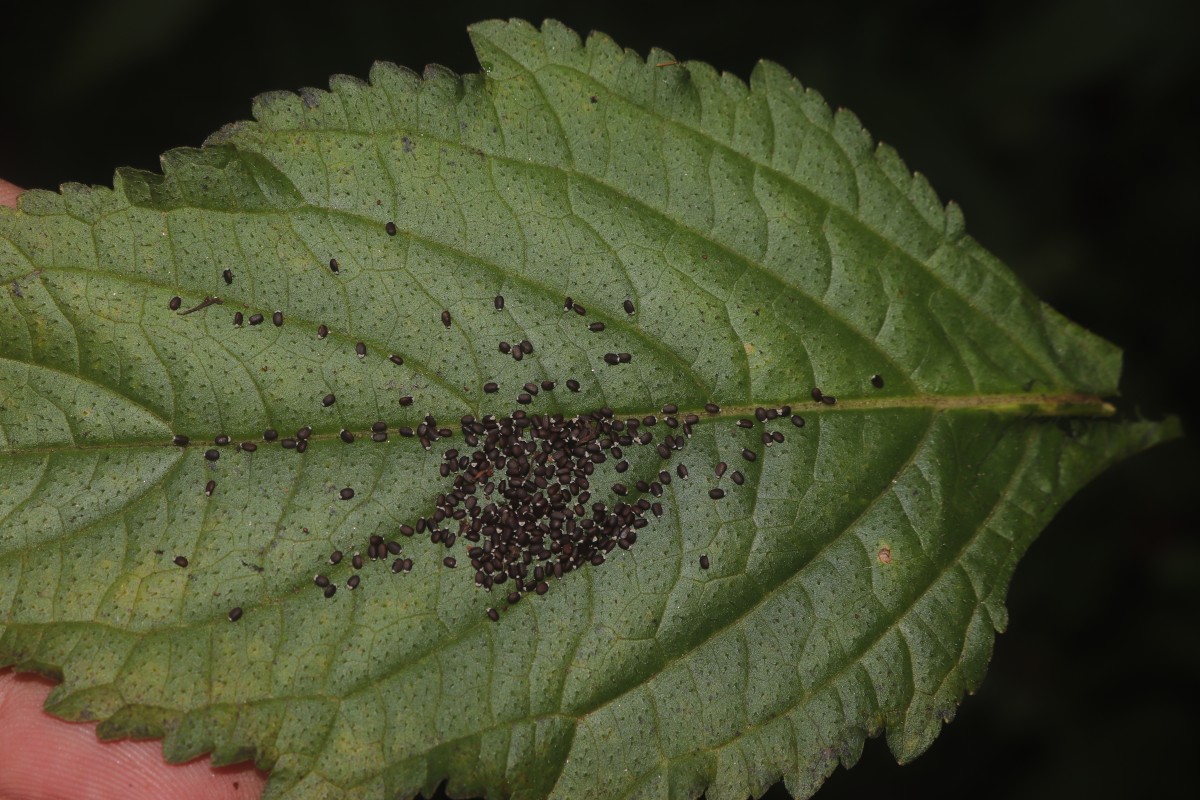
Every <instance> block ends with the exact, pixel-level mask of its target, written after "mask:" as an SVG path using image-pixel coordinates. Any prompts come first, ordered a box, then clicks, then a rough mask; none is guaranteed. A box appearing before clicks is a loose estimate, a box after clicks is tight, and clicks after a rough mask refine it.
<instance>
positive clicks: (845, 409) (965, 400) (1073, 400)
mask: <svg viewBox="0 0 1200 800" xmlns="http://www.w3.org/2000/svg"><path fill="white" fill-rule="evenodd" d="M330 335H331V336H332V335H333V334H332V333H330ZM22 363H23V362H22ZM406 363H407V362H406ZM98 385H100V386H103V384H98ZM789 405H790V406H791V407H792V414H794V415H799V416H801V417H806V418H807V417H811V416H823V415H825V414H838V413H850V412H868V411H883V410H889V411H936V412H943V413H947V412H971V411H977V412H986V413H991V414H998V415H1002V416H1013V417H1025V418H1031V417H1039V418H1046V417H1055V418H1063V419H1070V418H1079V417H1111V416H1113V415H1115V414H1116V412H1117V410H1116V408H1115V407H1114V406H1113V405H1112V404H1111V403H1109V402H1107V401H1106V400H1105V399H1104V398H1103V397H1101V396H1100V395H1095V394H1088V393H1086V392H1064V393H1061V394H1056V393H1038V394H1034V393H1030V394H980V395H975V394H971V395H939V394H919V395H903V396H895V395H893V396H890V397H881V398H877V399H876V398H862V399H846V400H840V399H839V400H838V401H837V403H836V404H835V405H832V406H829V405H825V404H824V403H814V402H813V401H812V398H811V397H803V398H793V399H790V400H789V399H784V400H780V401H778V402H774V401H765V402H762V403H756V404H755V405H746V406H722V407H721V411H720V412H719V413H717V414H709V413H708V412H706V411H705V410H704V409H703V408H700V407H691V408H688V407H683V406H680V408H679V410H678V411H677V412H676V413H675V414H674V415H671V416H675V417H677V418H680V419H682V418H683V417H684V416H685V415H687V414H696V415H697V416H699V417H700V422H699V423H698V424H704V423H713V422H721V421H729V422H734V421H736V420H738V419H753V417H754V411H755V409H756V408H776V409H778V408H780V407H782V406H789ZM520 410H522V411H525V412H526V413H528V414H531V415H532V414H562V413H563V411H562V409H561V408H553V409H535V408H526V407H523V408H521V409H520ZM504 413H511V411H510V412H501V414H504ZM613 413H614V414H615V416H617V417H621V418H627V417H628V418H633V417H636V418H638V419H639V420H640V419H641V418H643V417H647V416H654V417H663V416H668V415H665V414H663V413H662V409H658V408H643V409H614V412H613ZM486 416H488V415H484V416H477V418H478V419H484V418H486ZM497 416H499V415H497ZM584 416H586V414H578V415H572V416H570V417H567V415H565V414H564V418H569V419H575V418H580V417H584ZM778 420H779V421H786V418H785V417H782V416H781V417H779V418H778ZM455 422H456V421H455ZM311 427H312V429H313V432H312V435H311V436H309V437H308V441H309V442H334V441H340V439H339V438H338V437H339V435H340V433H341V431H342V427H341V426H338V427H337V429H336V430H334V429H325V430H322V428H320V427H319V426H311ZM346 430H348V431H350V432H351V433H353V434H354V436H355V439H356V440H358V439H362V438H363V437H369V436H370V434H371V432H372V431H371V429H370V427H364V428H362V429H352V428H347V429H346ZM228 435H229V437H230V439H231V441H230V444H228V445H225V446H224V447H223V448H221V447H218V446H217V445H215V444H212V443H211V442H207V441H203V442H202V441H200V440H193V441H192V442H191V443H190V444H188V445H187V447H186V448H183V449H185V450H186V449H191V448H201V447H203V448H209V447H214V448H217V449H219V450H221V451H222V452H233V451H235V450H236V445H237V443H238V442H242V441H253V442H255V443H258V440H259V439H260V438H261V437H262V431H260V430H254V431H251V432H246V433H239V434H236V435H235V434H233V433H229V434H228ZM281 435H282V434H281ZM389 436H390V434H389ZM407 438H410V437H401V439H402V440H403V439H407ZM413 441H414V442H415V441H416V439H415V438H414V439H413ZM275 444H277V443H276V442H271V443H267V445H266V446H267V447H270V446H272V445H275ZM373 444H374V443H373ZM260 446H261V445H260ZM151 447H176V445H174V444H171V443H170V442H163V440H162V439H122V440H121V441H119V442H103V443H97V444H95V445H90V444H89V445H80V444H73V445H62V446H48V447H24V448H9V449H0V455H6V456H23V455H40V454H55V453H63V452H90V451H96V450H124V449H146V448H151Z"/></svg>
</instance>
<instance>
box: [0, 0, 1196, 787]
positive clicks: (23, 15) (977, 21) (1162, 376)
mask: <svg viewBox="0 0 1200 800" xmlns="http://www.w3.org/2000/svg"><path fill="white" fill-rule="evenodd" d="M788 8H789V10H788V11H786V12H782V13H781V12H776V11H767V10H766V8H765V7H758V6H757V4H755V3H749V2H738V3H730V4H727V5H724V6H721V7H716V9H717V10H713V11H703V10H698V8H697V6H695V5H694V4H691V3H680V2H673V3H660V4H653V3H648V2H643V3H640V4H636V5H632V6H623V5H620V4H614V3H588V4H575V3H572V4H563V5H557V4H553V3H544V2H541V3H539V2H509V3H484V2H441V3H427V4H414V3H386V2H375V3H353V2H328V1H327V2H322V3H307V2H289V3H253V2H246V1H245V0H179V1H178V2H163V1H162V0H118V1H117V2H107V3H96V4H94V5H93V6H91V7H90V8H89V9H88V10H83V11H80V10H77V8H76V6H75V5H74V4H71V5H69V6H63V5H60V4H58V3H54V2H40V3H35V4H33V6H32V8H25V9H23V10H21V11H20V12H19V13H17V14H16V15H15V16H13V12H14V11H15V9H14V8H13V7H12V6H7V7H6V9H5V16H6V18H7V19H6V20H5V21H6V25H5V26H4V27H6V28H7V30H5V31H4V33H3V35H2V39H3V46H4V47H5V48H7V52H6V53H5V58H4V67H3V70H0V176H3V177H5V178H7V179H8V180H10V181H12V182H14V183H17V184H19V185H21V186H25V187H43V188H54V187H56V186H57V185H58V184H60V183H62V182H65V181H81V182H84V183H98V184H107V185H111V177H112V171H113V169H114V167H117V166H122V165H133V166H137V167H142V168H146V169H156V168H157V164H158V161H157V157H158V154H159V153H161V152H162V151H164V150H167V149H169V148H172V147H176V146H180V145H199V144H200V142H201V141H203V139H204V138H205V137H206V136H207V135H208V134H209V133H211V132H212V131H214V130H216V129H217V128H219V127H220V126H221V125H223V124H224V123H226V122H229V121H232V120H235V119H243V118H246V117H248V115H249V108H250V98H251V97H253V96H254V95H255V94H257V93H259V92H262V91H265V90H270V89H298V88H300V87H302V86H319V87H324V86H326V85H327V80H328V76H329V75H331V74H333V73H336V72H345V73H349V74H352V75H357V76H360V77H365V76H366V74H367V71H368V69H369V67H370V65H371V62H372V61H373V60H375V59H384V60H390V61H395V62H397V63H400V64H403V65H406V66H410V67H413V68H417V69H419V68H420V67H421V66H423V65H424V64H426V63H429V62H438V63H441V64H444V65H446V66H448V67H450V68H452V69H454V70H455V71H458V72H467V71H475V70H476V69H477V68H478V67H477V64H476V61H475V58H474V55H473V53H472V50H471V47H470V43H469V42H468V40H467V36H466V32H465V28H466V26H467V24H468V23H470V22H473V21H477V20H480V19H486V18H491V17H510V16H518V17H523V18H525V19H529V20H531V21H534V22H540V20H542V19H543V18H545V17H554V18H557V19H560V20H562V21H563V22H565V23H567V24H568V25H570V26H571V27H573V28H574V29H576V30H577V31H579V32H581V33H586V32H587V31H589V30H593V29H595V30H602V31H604V32H606V33H608V34H609V35H610V36H612V37H613V38H614V39H615V40H616V41H617V42H619V43H620V44H622V45H624V46H626V47H632V48H634V49H635V50H637V51H638V52H639V53H642V54H643V55H644V54H646V52H647V51H648V50H649V48H650V47H651V46H652V45H657V46H660V47H662V48H664V49H666V50H668V51H670V52H672V53H673V54H674V55H675V56H676V57H678V58H681V59H697V60H702V61H707V62H709V63H711V64H713V65H715V66H716V67H717V68H719V69H721V70H727V71H730V72H733V73H734V74H737V75H739V76H741V77H743V78H748V77H749V73H750V70H751V69H752V67H753V65H754V63H755V61H756V60H757V59H758V58H768V59H771V60H773V61H776V62H779V63H781V64H783V65H784V66H785V67H787V68H788V69H789V70H790V71H791V72H792V73H793V74H795V75H796V76H797V77H798V78H799V79H800V80H801V81H802V82H803V83H804V84H806V85H809V86H812V87H814V88H817V89H818V90H820V91H821V92H822V93H823V94H824V95H825V97H826V98H827V99H828V100H829V102H830V103H831V104H833V105H835V106H845V107H848V108H851V109H853V110H854V111H855V112H856V113H857V114H858V115H859V117H860V118H861V119H862V120H863V122H864V124H865V125H866V126H867V128H868V130H870V131H871V132H872V133H873V134H874V135H875V136H876V137H878V138H879V139H882V140H884V141H887V142H888V143H890V144H892V145H894V146H895V147H896V148H897V149H898V150H899V152H900V153H901V154H902V155H903V156H904V158H905V159H906V160H907V162H908V164H909V166H910V167H911V168H913V169H915V170H919V171H921V172H923V173H925V174H926V175H927V176H928V177H929V179H930V181H931V183H932V184H933V186H934V187H935V188H936V189H937V190H938V192H939V193H940V195H941V196H942V198H943V199H954V200H956V201H958V203H959V204H960V205H962V207H963V209H964V211H965V214H966V217H967V225H968V230H970V231H971V233H972V234H973V235H974V236H975V237H976V238H977V239H979V240H980V241H981V242H982V243H983V244H984V245H985V246H986V247H988V248H989V249H991V250H992V251H994V252H995V253H997V254H998V255H999V256H1000V257H1001V258H1002V259H1004V260H1005V261H1006V262H1007V263H1008V264H1009V265H1010V266H1012V268H1013V269H1014V270H1015V271H1016V272H1017V273H1018V274H1019V275H1020V276H1021V277H1022V278H1023V279H1024V280H1025V281H1026V282H1028V283H1029V284H1030V285H1031V286H1032V287H1033V289H1034V291H1035V292H1037V293H1038V294H1039V295H1040V296H1042V297H1043V298H1044V299H1046V300H1047V301H1049V302H1050V303H1051V304H1052V305H1054V306H1055V307H1057V308H1058V309H1059V310H1061V311H1062V312H1064V313H1065V314H1066V315H1067V316H1068V317H1070V318H1071V319H1074V320H1075V321H1076V322H1079V323H1080V324H1082V325H1084V326H1085V327H1087V328H1090V329H1091V330H1094V331H1096V332H1098V333H1100V334H1101V335H1103V336H1105V337H1107V338H1109V339H1110V340H1112V341H1114V342H1116V343H1117V344H1119V345H1120V346H1121V347H1123V348H1125V351H1126V370H1125V378H1124V383H1123V397H1122V398H1121V401H1120V406H1121V408H1122V411H1123V413H1126V414H1128V415H1131V416H1136V415H1144V416H1148V417H1151V418H1158V417H1160V416H1161V415H1162V414H1163V413H1165V412H1176V413H1182V415H1183V417H1184V422H1185V426H1186V427H1187V428H1189V429H1190V430H1194V425H1193V424H1192V422H1193V420H1194V419H1195V415H1194V412H1193V408H1194V407H1193V406H1192V405H1191V402H1190V400H1191V396H1190V394H1189V389H1190V388H1191V386H1190V382H1191V381H1192V380H1193V372H1194V371H1195V369H1196V367H1197V364H1198V361H1200V359H1197V356H1196V348H1197V344H1200V336H1198V335H1197V333H1198V331H1197V328H1198V326H1197V322H1196V319H1197V314H1196V309H1195V304H1196V303H1197V301H1198V300H1200V293H1198V292H1197V284H1198V283H1200V280H1198V279H1197V265H1198V263H1200V259H1197V255H1196V245H1197V233H1196V231H1197V224H1196V213H1197V210H1198V209H1200V203H1198V202H1197V193H1198V191H1200V180H1198V179H1200V168H1198V163H1200V159H1198V158H1197V152H1198V148H1200V124H1197V96H1198V95H1197V91H1198V89H1200V80H1198V78H1200V57H1198V55H1197V53H1198V52H1200V36H1198V35H1197V34H1198V33H1200V25H1198V24H1197V23H1198V22H1200V4H1197V3H1195V2H1189V1H1188V0H1178V1H1176V0H1143V1H1142V2H1136V3H1135V2H1104V1H1102V0H1054V1H1053V2H1027V1H1024V0H984V1H981V2H973V3H962V2H933V1H929V2H917V1H916V0H892V1H891V2H886V3H871V2H859V3H852V4H851V3H847V4H833V3H829V2H820V3H811V2H794V3H791V4H789V6H788ZM1196 456H1197V447H1196V445H1195V444H1194V442H1191V441H1187V440H1185V441H1182V442H1175V443H1172V444H1169V445H1166V446H1163V447H1160V448H1158V449H1156V450H1154V451H1152V452H1150V453H1147V454H1144V455H1142V456H1139V457H1138V458H1135V459H1133V460H1132V461H1129V462H1127V463H1126V464H1123V465H1121V466H1119V467H1118V468H1116V469H1113V470H1111V471H1109V472H1108V473H1107V474H1106V475H1104V476H1103V477H1101V478H1100V479H1098V480H1097V481H1096V482H1095V483H1094V484H1093V485H1091V486H1090V487H1088V488H1087V489H1086V490H1085V491H1083V492H1082V493H1081V494H1080V495H1079V496H1078V497H1077V498H1075V499H1074V500H1073V501H1072V502H1071V503H1070V504H1069V505H1068V506H1067V508H1066V509H1065V510H1064V511H1063V512H1062V513H1061V514H1060V515H1059V517H1058V518H1057V519H1056V520H1055V522H1054V523H1053V524H1052V525H1051V526H1050V527H1049V529H1048V530H1047V531H1046V532H1045V533H1044V534H1043V536H1042V537H1041V538H1040V539H1039V540H1038V542H1037V543H1036V544H1035V545H1034V546H1033V548H1032V550H1031V551H1030V553H1029V554H1028V556H1027V557H1026V558H1025V560H1024V561H1023V562H1022V564H1021V566H1020V568H1019V569H1018V571H1017V574H1016V577H1015V578H1014V581H1013V585H1012V589H1011V594H1010V603H1009V605H1010V609H1011V621H1010V630H1011V632H1010V633H1006V634H1005V635H1003V636H1001V637H1000V638H999V639H998V640H997V646H996V653H995V656H994V658H993V662H992V665H991V668H990V671H989V674H988V677H987V679H986V681H985V682H984V685H983V687H982V688H981V689H980V691H979V692H978V694H977V695H976V696H975V697H973V698H968V699H967V701H966V703H965V704H964V705H963V706H962V708H961V710H960V712H959V715H958V719H957V720H956V721H955V722H954V723H953V724H951V725H950V726H949V727H948V728H947V729H946V730H945V731H944V732H943V733H942V735H941V736H940V737H939V739H938V740H937V742H935V743H934V745H933V747H932V748H931V750H930V751H929V752H928V753H927V754H926V755H924V756H922V757H921V758H920V759H918V760H917V761H916V762H914V763H913V764H911V765H909V766H906V767H903V768H899V767H897V766H896V765H895V763H894V762H893V760H892V759H891V757H890V755H889V753H888V751H887V748H886V746H885V744H884V743H883V741H882V740H881V739H880V740H875V741H871V742H869V743H868V745H867V748H866V751H865V753H864V755H863V758H862V761H861V762H860V763H859V765H858V766H857V767H856V768H854V769H853V770H851V771H849V772H847V771H845V770H839V771H838V772H837V773H836V774H835V775H834V776H833V777H832V778H831V779H830V780H829V782H828V783H827V785H826V787H825V788H824V789H823V790H822V792H821V793H820V795H819V796H820V797H821V798H822V800H829V798H839V797H856V796H862V795H868V796H871V797H874V798H890V797H905V796H910V795H916V794H918V793H919V794H921V795H923V796H925V797H927V798H936V797H942V796H945V797H960V796H970V797H973V798H1041V797H1044V798H1055V799H1056V800H1057V798H1062V797H1084V796H1088V797H1130V796H1155V795H1157V796H1178V795H1180V794H1185V795H1187V796H1191V795H1190V791H1189V790H1194V780H1193V777H1192V764H1193V763H1194V761H1193V760H1194V757H1195V753H1196V749H1197V745H1198V744H1200V735H1198V734H1197V731H1196V727H1197V722H1196V720H1195V719H1194V718H1193V715H1191V714H1190V713H1189V711H1188V706H1189V705H1191V704H1192V703H1194V700H1195V698H1194V696H1195V695H1196V694H1197V692H1196V690H1195V688H1194V685H1195V683H1196V681H1197V679H1200V624H1198V623H1197V619H1198V618H1200V602H1198V601H1197V589H1198V588H1200V538H1198V537H1197V525H1196V522H1195V512H1194V510H1193V503H1194V502H1195V500H1196V495H1197V490H1198V489H1200V468H1198V467H1197V458H1196ZM769 796H770V797H772V798H775V797H785V796H786V794H785V793H784V792H783V791H782V787H776V789H775V790H774V791H773V792H772V793H771V795H769Z"/></svg>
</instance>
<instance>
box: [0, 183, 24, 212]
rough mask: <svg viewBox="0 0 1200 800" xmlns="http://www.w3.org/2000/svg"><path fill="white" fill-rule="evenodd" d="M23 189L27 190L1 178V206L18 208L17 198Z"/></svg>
mask: <svg viewBox="0 0 1200 800" xmlns="http://www.w3.org/2000/svg"><path fill="white" fill-rule="evenodd" d="M23 191H25V190H24V189H22V188H21V187H20V186H16V185H14V184H11V183H9V182H8V181H6V180H4V179H3V178H0V206H9V207H10V208H16V207H17V198H18V197H19V196H20V194H21V192H23Z"/></svg>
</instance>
